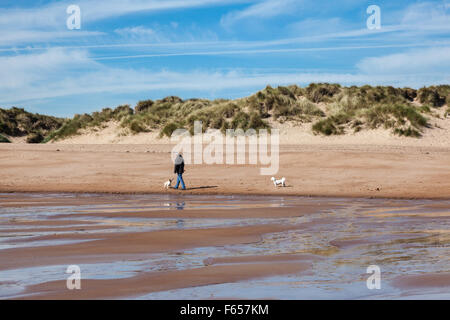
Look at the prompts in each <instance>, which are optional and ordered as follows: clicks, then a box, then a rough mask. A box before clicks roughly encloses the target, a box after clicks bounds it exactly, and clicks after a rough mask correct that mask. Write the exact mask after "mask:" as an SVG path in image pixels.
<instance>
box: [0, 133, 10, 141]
mask: <svg viewBox="0 0 450 320" xmlns="http://www.w3.org/2000/svg"><path fill="white" fill-rule="evenodd" d="M0 143H11V141H9V139H8V138H6V137H5V136H2V135H1V134H0Z"/></svg>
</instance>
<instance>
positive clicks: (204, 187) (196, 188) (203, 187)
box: [186, 186, 219, 190]
mask: <svg viewBox="0 0 450 320" xmlns="http://www.w3.org/2000/svg"><path fill="white" fill-rule="evenodd" d="M218 187H219V186H201V187H192V188H186V190H198V189H212V188H218Z"/></svg>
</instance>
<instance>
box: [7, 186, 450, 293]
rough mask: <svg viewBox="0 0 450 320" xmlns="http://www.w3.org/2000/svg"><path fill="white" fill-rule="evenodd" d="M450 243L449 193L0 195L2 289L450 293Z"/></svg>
mask: <svg viewBox="0 0 450 320" xmlns="http://www.w3.org/2000/svg"><path fill="white" fill-rule="evenodd" d="M46 203H47V205H46ZM32 204H34V206H33V205H32ZM436 213H438V214H436ZM449 245H450V201H449V200H393V199H358V198H353V199H347V198H304V197H289V196H284V197H279V196H264V197H262V196H210V195H107V194H53V195H50V194H0V298H3V299H6V298H8V299H105V298H119V299H192V298H193V299H197V298H199V299H209V298H211V297H212V298H225V297H235V298H243V299H245V298H250V299H252V298H253V299H261V298H270V299H308V298H312V299H324V298H331V299H336V298H338V299H342V298H344V299H367V298H368V299H389V298H414V297H417V296H419V295H420V297H421V298H423V296H424V295H425V297H427V298H433V297H436V298H446V299H449V298H450V285H449V283H448V275H449V274H450V267H449V266H450V264H449V263H448V262H449V257H450V246H449ZM374 264H375V265H378V266H380V268H381V270H382V290H369V289H367V287H366V280H367V278H368V277H369V274H366V268H367V267H368V266H369V265H374ZM69 265H79V266H80V268H81V272H82V274H81V279H82V280H81V286H82V288H81V290H68V289H67V287H66V280H67V278H68V276H69V275H68V274H66V273H65V271H66V268H67V267H68V266H69Z"/></svg>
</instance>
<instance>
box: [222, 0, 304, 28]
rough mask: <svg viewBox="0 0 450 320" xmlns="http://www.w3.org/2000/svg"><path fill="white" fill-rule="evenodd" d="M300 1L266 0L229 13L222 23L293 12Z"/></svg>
mask: <svg viewBox="0 0 450 320" xmlns="http://www.w3.org/2000/svg"><path fill="white" fill-rule="evenodd" d="M300 2H301V0H264V1H262V2H259V3H256V4H253V5H251V6H249V7H247V8H245V9H243V10H238V11H233V12H230V13H227V14H226V15H224V16H223V17H222V19H221V24H222V25H223V26H230V25H232V24H234V23H236V22H238V21H240V20H243V19H248V18H258V19H265V18H271V17H276V16H279V15H282V14H292V12H293V11H294V9H295V8H296V7H298V6H299V4H300Z"/></svg>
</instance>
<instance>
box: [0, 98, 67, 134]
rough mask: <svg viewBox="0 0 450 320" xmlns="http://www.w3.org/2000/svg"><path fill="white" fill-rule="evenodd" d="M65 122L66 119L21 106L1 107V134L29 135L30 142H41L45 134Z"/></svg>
mask: <svg viewBox="0 0 450 320" xmlns="http://www.w3.org/2000/svg"><path fill="white" fill-rule="evenodd" d="M63 123H64V119H61V118H57V117H52V116H44V115H40V114H34V113H30V112H27V111H25V110H24V109H20V108H15V107H12V108H10V109H0V134H1V133H3V134H6V135H9V136H11V137H24V136H27V140H29V143H39V142H41V141H42V140H43V137H44V136H47V135H49V134H50V133H51V132H52V131H54V130H56V129H58V128H59V127H60V126H61V125H62V124H63ZM41 137H42V139H41ZM3 138H5V137H3ZM5 139H6V138H5ZM39 140H40V141H39Z"/></svg>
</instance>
